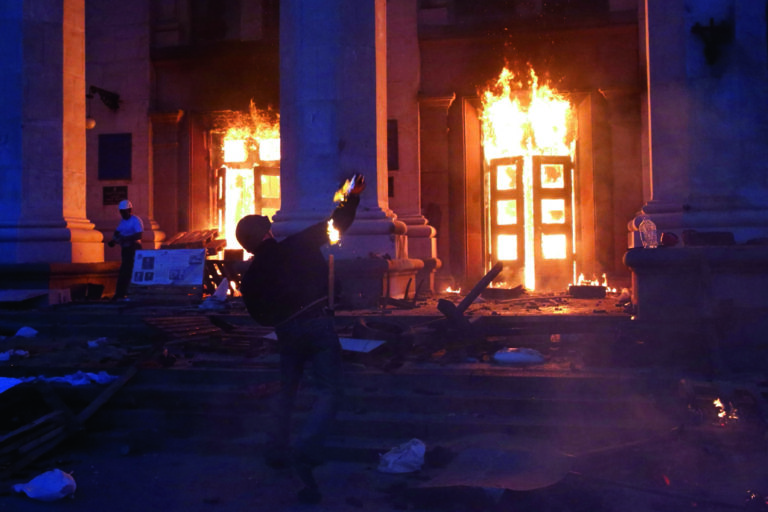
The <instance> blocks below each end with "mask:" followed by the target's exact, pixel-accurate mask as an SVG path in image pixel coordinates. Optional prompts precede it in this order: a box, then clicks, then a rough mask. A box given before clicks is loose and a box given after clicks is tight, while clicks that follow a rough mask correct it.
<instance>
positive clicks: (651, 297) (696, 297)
mask: <svg viewBox="0 0 768 512" xmlns="http://www.w3.org/2000/svg"><path fill="white" fill-rule="evenodd" d="M624 263H625V264H626V265H627V266H628V267H629V268H630V269H631V270H632V294H633V303H634V304H636V305H637V316H638V318H639V319H641V320H643V321H645V320H648V321H693V322H696V321H701V320H707V319H710V318H712V317H713V316H716V315H718V314H719V313H720V312H722V311H724V310H729V309H743V310H749V309H755V310H757V309H763V308H768V294H766V293H765V290H766V289H768V245H759V246H758V245H733V246H723V247H716V246H713V247H675V248H658V249H640V248H637V249H630V250H629V251H627V253H626V254H625V255H624Z"/></svg>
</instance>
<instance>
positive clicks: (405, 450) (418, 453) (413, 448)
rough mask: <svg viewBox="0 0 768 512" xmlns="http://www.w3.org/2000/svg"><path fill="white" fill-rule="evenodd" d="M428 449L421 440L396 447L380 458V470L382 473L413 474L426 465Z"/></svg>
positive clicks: (414, 440) (412, 440) (413, 440)
mask: <svg viewBox="0 0 768 512" xmlns="http://www.w3.org/2000/svg"><path fill="white" fill-rule="evenodd" d="M426 451H427V447H426V445H425V444H424V442H423V441H421V440H420V439H411V440H410V441H408V442H406V443H403V444H401V445H400V446H395V447H394V448H392V449H391V450H390V451H388V452H387V453H385V454H382V455H381V457H380V458H379V467H378V470H379V471H381V472H382V473H412V472H414V471H418V470H420V469H421V467H422V466H423V465H424V454H425V453H426Z"/></svg>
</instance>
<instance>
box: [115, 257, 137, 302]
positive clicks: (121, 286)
mask: <svg viewBox="0 0 768 512" xmlns="http://www.w3.org/2000/svg"><path fill="white" fill-rule="evenodd" d="M139 249H141V244H139V243H136V244H131V245H130V246H128V247H122V248H121V249H120V259H121V262H120V272H119V273H118V275H117V286H116V287H115V298H116V299H122V298H123V297H125V295H126V294H127V293H128V285H130V284H131V275H133V262H134V260H135V259H136V251H138V250H139Z"/></svg>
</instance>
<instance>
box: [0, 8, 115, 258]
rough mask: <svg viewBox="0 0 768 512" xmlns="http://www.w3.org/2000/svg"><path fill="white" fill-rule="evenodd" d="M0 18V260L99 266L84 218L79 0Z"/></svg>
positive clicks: (98, 244)
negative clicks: (0, 76) (92, 264)
mask: <svg viewBox="0 0 768 512" xmlns="http://www.w3.org/2000/svg"><path fill="white" fill-rule="evenodd" d="M40 13H45V14H46V15H45V16H44V17H42V16H40ZM0 16H2V17H3V18H2V19H0V24H1V25H0V26H2V28H3V29H2V31H0V54H2V55H3V59H2V60H0V74H2V76H3V79H2V81H0V82H1V85H0V102H2V105H0V116H2V117H0V204H1V206H0V263H33V262H61V263H91V262H100V261H104V247H103V244H102V235H101V233H100V232H99V231H97V230H95V229H94V225H93V223H91V222H90V221H89V220H88V219H87V218H86V172H85V92H86V87H85V5H84V0H63V1H61V2H46V1H42V0H25V1H22V2H9V3H8V4H7V5H6V6H5V7H3V9H2V11H0Z"/></svg>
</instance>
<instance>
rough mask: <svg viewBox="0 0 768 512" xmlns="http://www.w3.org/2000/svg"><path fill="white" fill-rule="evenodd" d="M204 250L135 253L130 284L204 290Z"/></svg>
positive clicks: (161, 250)
mask: <svg viewBox="0 0 768 512" xmlns="http://www.w3.org/2000/svg"><path fill="white" fill-rule="evenodd" d="M204 270H205V249H158V250H147V251H144V250H142V251H136V260H135V261H134V263H133V278H132V279H131V283H132V284H135V285H141V286H151V285H166V286H167V285H177V286H201V285H202V284H203V272H204Z"/></svg>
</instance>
